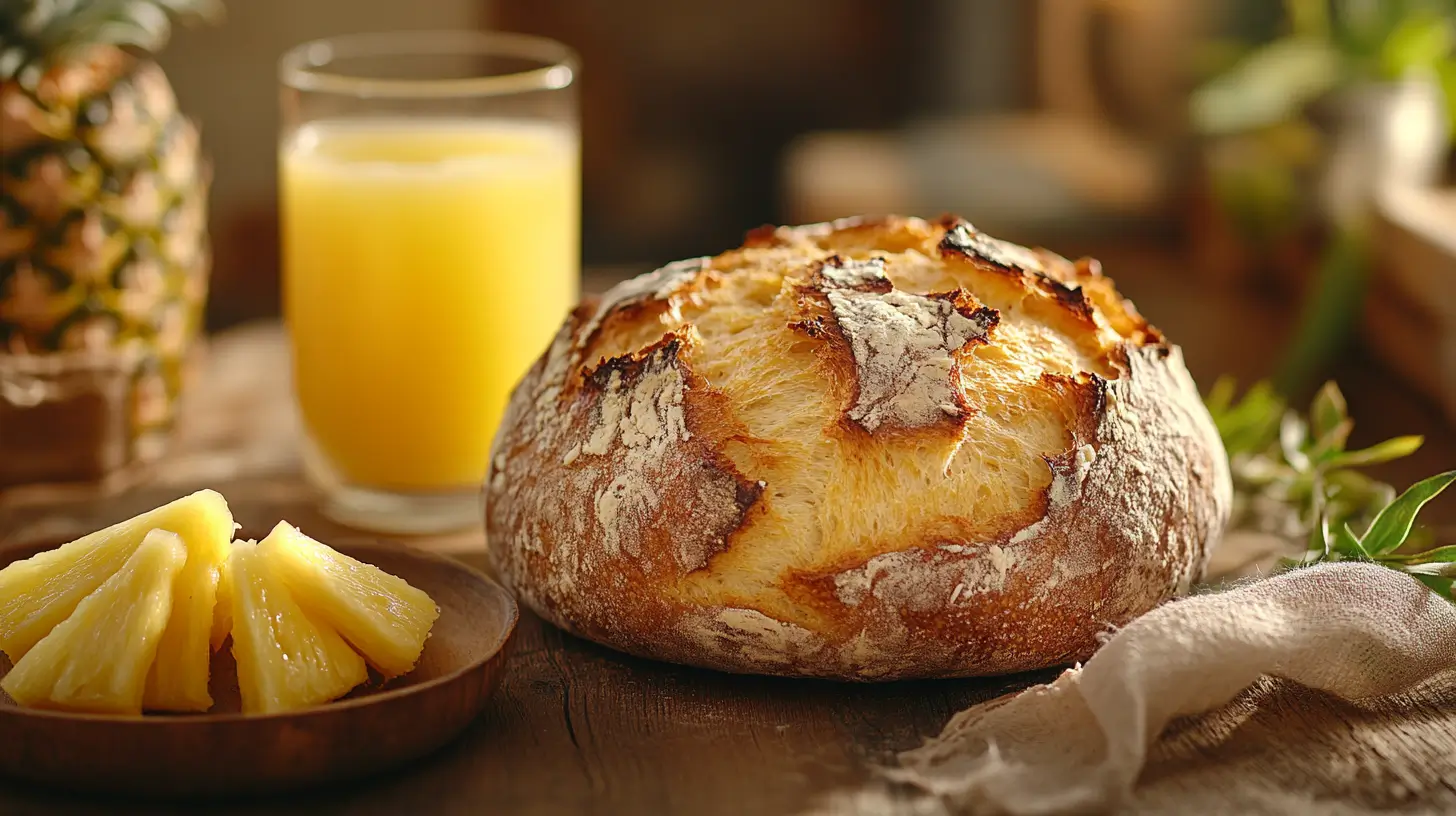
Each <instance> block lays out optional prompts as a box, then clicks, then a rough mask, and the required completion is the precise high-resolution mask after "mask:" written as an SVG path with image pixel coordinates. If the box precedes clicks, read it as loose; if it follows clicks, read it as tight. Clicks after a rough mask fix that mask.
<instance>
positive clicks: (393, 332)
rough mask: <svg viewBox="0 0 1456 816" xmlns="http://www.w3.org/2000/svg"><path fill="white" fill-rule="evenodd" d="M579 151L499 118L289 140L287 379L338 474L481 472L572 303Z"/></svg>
mask: <svg viewBox="0 0 1456 816" xmlns="http://www.w3.org/2000/svg"><path fill="white" fill-rule="evenodd" d="M578 157H579V152H578V142H577V137H576V133H575V131H574V130H573V129H570V128H568V127H565V126H552V125H538V124H528V123H522V122H510V121H491V120H485V121H449V120H446V121H440V120H434V121H424V122H418V121H406V120H390V119H379V120H365V121H350V122H323V123H313V124H310V125H307V126H305V127H304V128H302V129H300V130H299V131H297V132H296V133H294V134H293V135H292V136H291V137H290V138H289V140H288V141H287V143H285V144H284V145H283V149H282V151H281V158H280V161H281V163H282V170H281V172H282V210H283V246H284V272H285V275H284V277H285V286H284V303H285V312H286V316H287V321H288V328H289V332H290V334H291V339H292V346H293V365H294V373H293V377H294V385H295V388H296V390H297V394H298V401H299V406H300V408H301V411H302V415H303V421H304V425H305V428H306V430H307V432H308V434H309V436H310V438H311V439H312V440H313V443H314V445H315V446H316V448H317V450H318V451H319V452H320V453H321V454H322V455H323V457H324V458H325V459H326V460H327V462H328V464H329V465H330V466H331V468H332V469H333V470H334V471H336V472H337V474H338V475H339V476H341V477H342V478H343V479H345V480H347V481H348V482H350V483H353V484H355V485H359V486H364V487H370V488H377V489H383V490H396V491H426V492H428V491H436V490H454V489H460V488H469V487H473V486H474V485H477V484H478V483H479V482H480V479H481V477H482V476H483V475H484V474H485V470H486V464H487V461H486V460H487V458H488V455H489V448H490V442H491V438H492V436H493V435H494V434H495V430H496V426H497V424H498V423H499V422H500V418H501V413H502V411H503V410H504V408H505V404H506V398H507V397H508V396H509V394H510V391H511V388H513V387H514V386H515V384H516V382H517V381H518V380H519V379H520V378H521V376H522V375H523V374H525V372H526V370H527V369H528V368H529V367H530V366H531V364H532V363H533V362H534V361H535V359H536V357H537V356H539V355H540V353H541V351H542V350H543V349H544V348H545V347H546V345H547V344H548V343H549V342H550V340H551V337H552V335H553V334H554V333H555V331H556V329H557V328H558V327H559V325H560V323H561V320H562V318H563V317H564V316H565V314H566V312H567V311H568V310H569V309H570V308H571V306H572V305H573V304H574V303H575V302H576V298H577V294H578V291H577V287H578V280H579V268H578V263H579V261H578V241H579V227H578V224H579V200H580V193H579V176H580V170H579V158H578Z"/></svg>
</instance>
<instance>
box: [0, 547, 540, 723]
mask: <svg viewBox="0 0 1456 816" xmlns="http://www.w3.org/2000/svg"><path fill="white" fill-rule="evenodd" d="M330 546H334V545H330ZM334 549H336V550H339V551H340V552H343V553H344V554H345V555H349V554H351V553H357V552H358V551H359V550H387V551H390V552H392V553H395V554H402V555H404V556H405V557H408V558H415V559H418V560H421V561H433V562H435V563H436V564H441V565H443V566H446V567H449V568H451V569H455V570H459V571H460V572H462V573H464V574H466V575H468V576H469V577H470V578H472V579H473V580H475V581H476V582H478V583H480V584H482V585H483V586H484V587H485V589H486V590H487V592H488V593H489V594H490V595H491V596H492V597H493V598H494V599H495V601H494V602H495V603H502V604H504V608H505V612H506V614H505V616H504V617H505V620H506V623H505V626H502V627H501V628H500V632H499V635H498V637H497V639H496V641H495V643H493V644H492V645H491V646H490V647H489V648H488V650H487V651H485V652H484V653H483V654H482V655H481V657H480V658H479V659H477V660H473V661H471V662H469V663H466V664H465V665H462V666H460V667H459V668H457V669H455V670H453V671H451V672H449V673H448V674H443V675H441V676H439V677H436V678H434V679H432V680H427V681H425V682H423V683H417V684H415V685H410V686H403V687H400V688H395V689H389V690H387V691H381V692H379V693H377V694H366V695H364V696H362V697H354V698H352V699H348V700H336V701H334V702H331V703H324V704H323V705H319V706H314V707H312V708H305V709H302V710H299V711H279V712H274V713H271V714H244V713H241V712H237V713H226V714H170V713H163V714H142V715H140V716H132V715H117V714H89V713H84V712H74V711H56V710H53V709H44V708H26V707H24V706H20V705H15V704H12V705H5V706H0V718H3V717H33V718H36V719H48V720H63V721H67V722H87V723H105V724H108V725H128V726H130V725H134V726H136V727H139V728H181V727H201V726H209V725H216V724H219V723H222V724H226V723H237V722H250V723H251V722H265V721H269V720H299V719H303V718H307V717H323V716H331V715H334V714H336V713H343V712H348V711H351V710H353V709H357V708H363V707H365V706H373V705H382V704H384V703H388V702H391V701H393V700H398V699H400V698H403V697H412V696H414V695H416V694H424V693H426V692H428V691H432V690H434V689H437V688H440V687H442V686H448V685H450V684H451V683H454V682H457V681H458V680H459V679H460V678H462V677H464V676H466V675H468V674H470V673H472V672H476V671H480V669H481V668H483V667H484V666H486V665H487V664H489V663H490V662H491V661H492V660H495V659H496V658H497V657H499V656H500V654H501V651H502V650H503V649H505V647H506V644H508V643H509V642H510V639H511V635H512V634H514V633H515V631H516V624H518V623H519V622H520V619H521V609H520V605H519V604H517V603H516V599H515V596H513V595H512V594H511V593H510V591H509V590H507V589H506V588H505V587H503V586H501V585H500V584H499V583H498V582H496V581H495V580H494V579H493V578H491V577H490V576H488V575H486V574H485V573H483V572H481V571H480V570H478V569H476V568H474V567H472V566H470V565H469V564H466V563H465V562H463V561H461V560H459V559H457V558H450V557H448V556H444V555H440V554H438V553H432V552H426V551H424V550H421V549H418V548H416V547H412V546H410V545H408V544H403V543H383V542H380V541H377V540H374V539H369V538H363V537H361V538H358V539H345V540H344V541H342V542H340V544H339V545H338V546H334Z"/></svg>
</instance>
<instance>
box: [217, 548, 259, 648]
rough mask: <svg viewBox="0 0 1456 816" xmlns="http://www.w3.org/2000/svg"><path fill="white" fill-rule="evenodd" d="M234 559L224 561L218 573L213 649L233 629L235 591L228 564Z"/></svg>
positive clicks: (224, 640)
mask: <svg viewBox="0 0 1456 816" xmlns="http://www.w3.org/2000/svg"><path fill="white" fill-rule="evenodd" d="M248 543H249V544H256V543H257V542H256V541H249V542H248ZM231 561H232V559H228V560H226V561H223V562H222V567H221V569H219V570H218V575H217V604H216V605H214V606H213V607H212V638H211V640H212V650H213V651H214V652H215V651H218V650H219V649H221V648H222V645H223V643H225V642H227V638H228V635H230V634H232V631H233V592H232V578H231V577H229V573H228V564H229V563H231Z"/></svg>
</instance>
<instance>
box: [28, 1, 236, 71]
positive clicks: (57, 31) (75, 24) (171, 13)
mask: <svg viewBox="0 0 1456 816" xmlns="http://www.w3.org/2000/svg"><path fill="white" fill-rule="evenodd" d="M222 11H223V5H222V2H221V0H0V43H4V46H3V48H0V81H10V80H18V81H19V82H20V84H21V85H22V86H23V87H25V88H27V89H34V88H35V86H36V85H37V84H38V83H39V81H40V78H41V76H43V75H44V74H45V72H46V71H47V70H48V69H50V68H51V67H52V66H54V65H56V64H57V63H60V62H63V61H65V60H67V59H70V58H72V57H73V56H74V55H76V54H77V53H78V52H80V51H84V50H85V49H87V48H89V47H91V46H96V45H112V46H130V47H133V48H138V49H140V50H142V51H147V52H151V53H155V52H156V51H158V50H160V49H161V48H162V46H164V45H166V43H167V38H168V37H169V36H171V33H172V19H173V18H176V19H178V20H181V21H186V22H190V21H192V20H207V21H212V20H216V19H218V18H219V17H220V16H221V15H222Z"/></svg>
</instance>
